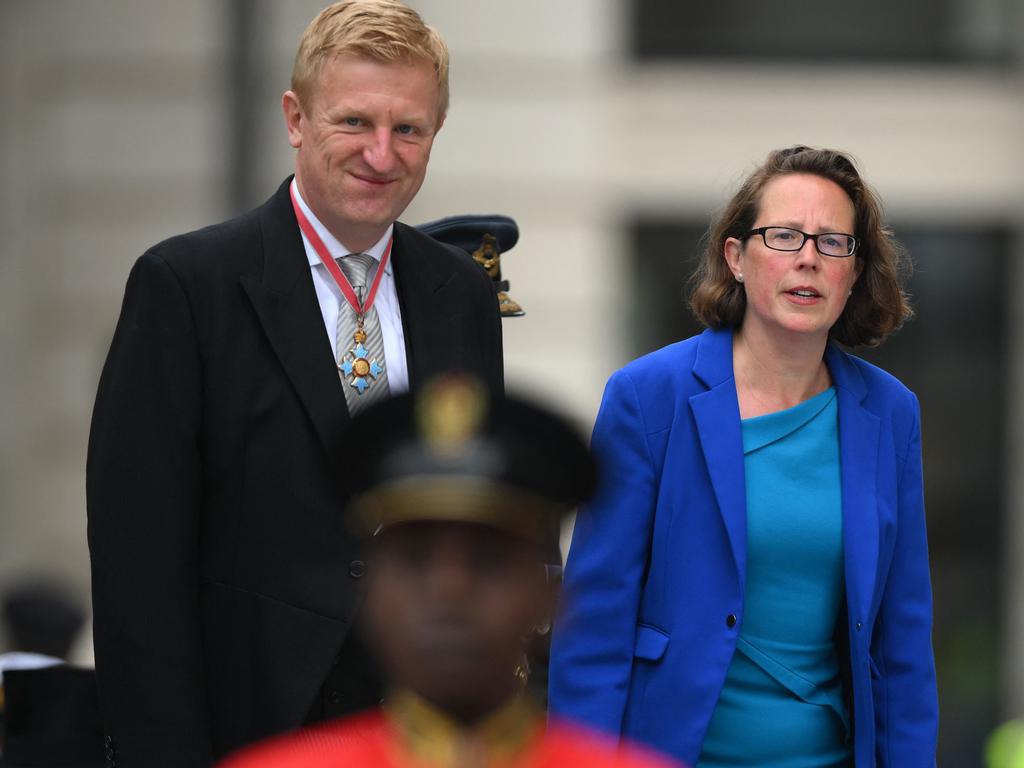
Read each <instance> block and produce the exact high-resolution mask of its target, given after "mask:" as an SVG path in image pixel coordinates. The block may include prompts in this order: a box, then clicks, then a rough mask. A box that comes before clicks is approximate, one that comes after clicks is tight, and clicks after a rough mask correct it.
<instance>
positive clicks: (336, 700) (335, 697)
mask: <svg viewBox="0 0 1024 768" xmlns="http://www.w3.org/2000/svg"><path fill="white" fill-rule="evenodd" d="M327 700H328V701H329V702H331V704H340V703H341V694H340V693H338V692H337V691H331V692H330V693H329V694H327Z"/></svg>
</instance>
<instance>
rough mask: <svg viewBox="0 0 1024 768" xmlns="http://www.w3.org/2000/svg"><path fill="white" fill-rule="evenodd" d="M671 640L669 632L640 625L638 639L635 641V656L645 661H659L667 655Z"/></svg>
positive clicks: (637, 630) (637, 632) (638, 626)
mask: <svg viewBox="0 0 1024 768" xmlns="http://www.w3.org/2000/svg"><path fill="white" fill-rule="evenodd" d="M670 638H671V635H669V634H668V633H667V632H663V631H662V630H660V629H658V628H657V627H652V626H651V625H649V624H638V625H637V628H636V637H635V639H634V640H633V656H635V657H636V658H638V659H644V660H645V661H658V660H659V659H660V658H661V657H662V656H664V655H665V649H666V648H668V641H669V639H670Z"/></svg>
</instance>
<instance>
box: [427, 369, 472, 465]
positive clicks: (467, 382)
mask: <svg viewBox="0 0 1024 768" xmlns="http://www.w3.org/2000/svg"><path fill="white" fill-rule="evenodd" d="M486 413H487V392H486V390H485V389H484V387H483V385H482V384H481V383H480V382H479V381H477V380H476V379H474V378H472V377H470V376H465V375H462V374H448V375H445V376H442V377H441V378H438V379H435V380H434V381H432V382H430V383H429V384H428V385H427V386H425V387H424V388H423V389H422V390H421V391H420V395H419V397H418V399H417V403H416V418H417V422H418V426H419V431H420V435H421V436H422V437H423V440H424V442H426V443H427V445H429V446H430V447H431V449H432V450H434V451H435V452H437V453H442V454H451V453H458V452H459V451H460V450H462V449H463V448H464V447H465V445H466V443H468V442H469V441H470V440H472V439H473V438H474V437H475V436H476V434H477V433H478V432H479V431H480V425H481V424H482V422H483V419H484V416H485V415H486Z"/></svg>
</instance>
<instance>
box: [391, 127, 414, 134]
mask: <svg viewBox="0 0 1024 768" xmlns="http://www.w3.org/2000/svg"><path fill="white" fill-rule="evenodd" d="M395 132H396V133H399V134H401V135H402V136H411V135H412V134H414V133H416V129H415V128H413V127H412V126H411V125H399V126H396V127H395Z"/></svg>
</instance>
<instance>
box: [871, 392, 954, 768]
mask: <svg viewBox="0 0 1024 768" xmlns="http://www.w3.org/2000/svg"><path fill="white" fill-rule="evenodd" d="M898 494H899V496H898V499H899V510H898V517H897V532H896V543H895V547H894V550H893V558H892V563H891V564H890V566H889V572H888V575H887V579H886V586H885V591H884V593H883V595H882V601H881V603H880V606H879V616H878V620H877V621H876V625H875V632H874V635H873V638H872V646H871V660H872V664H873V665H874V667H875V668H874V669H872V677H873V678H876V679H873V681H872V683H873V685H872V688H873V692H874V706H875V733H876V742H875V743H876V752H877V754H876V760H877V763H878V765H879V766H882V767H887V768H905V767H907V766H934V765H935V749H936V741H937V738H938V700H937V691H936V684H935V660H934V656H933V654H932V639H931V632H932V593H931V583H930V578H929V572H928V542H927V535H926V532H925V512H924V490H923V478H922V470H921V416H920V408H919V406H918V403H917V399H916V398H914V400H913V422H912V425H911V430H910V438H909V442H908V444H907V447H906V457H905V460H904V464H903V469H902V472H901V473H900V477H899V489H898Z"/></svg>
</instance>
